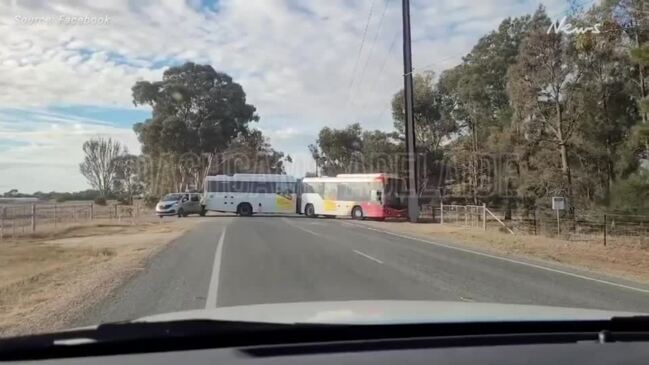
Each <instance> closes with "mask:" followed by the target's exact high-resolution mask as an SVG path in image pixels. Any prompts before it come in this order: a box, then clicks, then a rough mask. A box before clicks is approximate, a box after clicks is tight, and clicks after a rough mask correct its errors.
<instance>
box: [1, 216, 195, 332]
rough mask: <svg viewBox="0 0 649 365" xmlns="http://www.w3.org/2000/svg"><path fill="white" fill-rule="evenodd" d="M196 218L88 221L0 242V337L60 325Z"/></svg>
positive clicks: (136, 270) (109, 289)
mask: <svg viewBox="0 0 649 365" xmlns="http://www.w3.org/2000/svg"><path fill="white" fill-rule="evenodd" d="M198 222H199V220H183V221H173V220H169V221H167V222H165V223H162V224H161V223H147V224H141V225H128V224H91V225H82V226H77V227H68V228H66V229H63V230H59V231H57V232H56V233H52V234H51V235H48V237H47V238H31V239H24V240H21V241H18V242H15V243H3V244H1V245H0V336H7V335H16V334H24V333H35V332H43V331H50V330H56V329H61V328H64V327H65V326H66V324H67V323H70V322H71V321H72V320H74V319H75V318H76V316H78V315H79V314H80V313H82V312H83V311H84V310H85V309H87V308H89V307H91V306H92V305H94V304H96V303H97V302H99V301H100V300H101V299H102V298H104V297H105V296H107V295H108V294H109V293H110V292H111V291H112V290H113V289H114V288H116V287H117V286H119V285H120V284H121V283H123V282H124V280H126V279H128V278H129V277H130V276H131V275H133V274H134V273H136V272H138V270H142V268H143V265H145V264H146V261H147V259H148V258H150V257H151V256H152V255H153V254H155V253H156V252H158V251H159V250H160V249H162V248H163V247H164V246H165V245H166V244H168V243H169V242H171V241H173V240H174V239H175V238H177V237H179V236H180V235H181V234H183V233H184V232H185V231H186V230H188V229H190V228H191V227H193V225H194V224H196V223H198Z"/></svg>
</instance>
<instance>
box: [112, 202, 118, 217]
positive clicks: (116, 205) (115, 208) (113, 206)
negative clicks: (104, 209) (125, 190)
mask: <svg viewBox="0 0 649 365" xmlns="http://www.w3.org/2000/svg"><path fill="white" fill-rule="evenodd" d="M113 207H115V218H117V204H115V205H113Z"/></svg>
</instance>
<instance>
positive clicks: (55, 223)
mask: <svg viewBox="0 0 649 365" xmlns="http://www.w3.org/2000/svg"><path fill="white" fill-rule="evenodd" d="M56 220H57V219H56V203H54V228H56V223H57V222H56Z"/></svg>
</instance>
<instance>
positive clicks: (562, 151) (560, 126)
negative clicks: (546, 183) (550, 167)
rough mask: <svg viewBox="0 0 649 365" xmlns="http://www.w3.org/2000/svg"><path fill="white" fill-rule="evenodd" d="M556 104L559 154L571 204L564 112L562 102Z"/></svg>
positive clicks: (570, 178) (570, 180)
mask: <svg viewBox="0 0 649 365" xmlns="http://www.w3.org/2000/svg"><path fill="white" fill-rule="evenodd" d="M555 105H556V111H557V126H556V129H557V141H558V143H559V154H560V156H561V173H562V174H563V178H564V180H565V182H566V184H567V186H566V190H567V193H568V202H569V204H573V203H574V202H573V201H572V176H571V173H570V164H569V162H568V147H567V145H566V141H565V140H564V137H563V112H562V110H561V104H560V103H559V101H558V100H557V101H556V102H555Z"/></svg>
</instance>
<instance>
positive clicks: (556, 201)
mask: <svg viewBox="0 0 649 365" xmlns="http://www.w3.org/2000/svg"><path fill="white" fill-rule="evenodd" d="M564 209H566V198H564V197H562V196H553V197H552V210H564Z"/></svg>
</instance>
